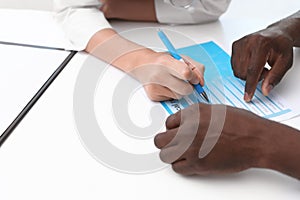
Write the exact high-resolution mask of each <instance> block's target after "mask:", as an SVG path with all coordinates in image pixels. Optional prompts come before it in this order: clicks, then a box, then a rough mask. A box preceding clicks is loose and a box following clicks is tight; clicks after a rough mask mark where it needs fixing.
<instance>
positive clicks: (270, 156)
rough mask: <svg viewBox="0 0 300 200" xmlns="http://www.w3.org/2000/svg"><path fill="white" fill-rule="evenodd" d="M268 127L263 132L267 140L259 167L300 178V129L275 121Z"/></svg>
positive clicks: (270, 122)
mask: <svg viewBox="0 0 300 200" xmlns="http://www.w3.org/2000/svg"><path fill="white" fill-rule="evenodd" d="M268 127H269V128H268V130H266V131H265V132H264V133H263V134H264V135H265V138H266V142H265V146H264V150H263V153H262V156H261V159H260V163H259V165H260V166H258V167H260V168H266V169H272V170H275V171H278V172H281V173H284V174H287V175H289V176H292V177H295V178H298V179H300V161H299V157H300V133H299V131H298V130H296V129H293V128H291V127H288V126H286V125H283V124H280V123H277V122H273V121H269V126H268ZM266 128H267V127H266Z"/></svg>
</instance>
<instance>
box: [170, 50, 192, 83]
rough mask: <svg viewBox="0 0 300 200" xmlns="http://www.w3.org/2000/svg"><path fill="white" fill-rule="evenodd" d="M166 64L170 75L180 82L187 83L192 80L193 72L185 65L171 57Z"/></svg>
mask: <svg viewBox="0 0 300 200" xmlns="http://www.w3.org/2000/svg"><path fill="white" fill-rule="evenodd" d="M170 57H171V56H170ZM167 62H168V63H166V65H167V66H168V70H169V73H170V74H172V75H173V76H175V77H177V78H178V79H180V80H185V81H189V80H191V79H192V77H193V72H192V70H191V69H190V67H189V66H188V65H187V64H186V63H184V62H182V61H179V60H176V59H175V58H173V57H171V58H170V59H169V60H168V61H167Z"/></svg>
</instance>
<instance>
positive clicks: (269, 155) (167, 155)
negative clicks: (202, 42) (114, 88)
mask: <svg viewBox="0 0 300 200" xmlns="http://www.w3.org/2000/svg"><path fill="white" fill-rule="evenodd" d="M224 110H225V112H223V111H224ZM220 114H221V115H222V114H224V117H220V116H219V115H220ZM218 119H224V121H223V122H222V121H218ZM220 124H221V125H222V127H221V129H219V128H218V126H219V125H220ZM166 128H167V131H166V132H163V133H160V134H158V135H157V136H156V137H155V145H156V146H157V147H158V148H159V149H161V152H160V158H161V160H162V161H164V162H166V163H169V164H171V165H172V168H173V170H174V171H175V172H177V173H180V174H183V175H194V174H197V175H213V174H214V175H215V174H227V173H233V172H240V171H243V170H246V169H249V168H253V167H255V168H269V169H274V170H277V171H281V172H283V173H286V174H289V175H291V176H294V177H297V178H300V159H299V158H300V134H299V133H300V132H299V131H297V130H295V129H293V128H290V127H288V126H285V125H282V124H279V123H277V122H273V121H270V120H267V119H264V118H261V117H259V116H257V115H255V114H253V113H251V112H249V111H246V110H243V109H238V108H234V107H230V106H225V105H208V104H195V105H192V106H190V107H188V108H186V109H184V110H182V111H180V112H178V113H176V114H174V115H171V116H170V117H169V118H168V119H167V121H166ZM208 130H209V131H208ZM205 141H215V143H214V142H208V143H206V142H205ZM187 144H188V145H187ZM207 145H208V146H207ZM210 145H213V146H210ZM201 148H204V150H205V149H211V150H210V151H209V152H207V154H204V155H201V153H200V149H201Z"/></svg>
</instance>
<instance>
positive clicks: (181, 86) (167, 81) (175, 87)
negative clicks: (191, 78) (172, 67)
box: [160, 76, 194, 96]
mask: <svg viewBox="0 0 300 200" xmlns="http://www.w3.org/2000/svg"><path fill="white" fill-rule="evenodd" d="M160 82H161V83H160V84H161V85H162V86H164V87H167V88H168V89H169V90H171V91H172V92H174V93H177V94H179V95H181V96H186V95H189V94H191V93H192V92H193V90H194V88H193V86H192V85H191V84H190V83H188V82H186V81H183V80H180V79H178V78H176V77H174V76H171V77H170V78H164V79H162V80H161V81H160Z"/></svg>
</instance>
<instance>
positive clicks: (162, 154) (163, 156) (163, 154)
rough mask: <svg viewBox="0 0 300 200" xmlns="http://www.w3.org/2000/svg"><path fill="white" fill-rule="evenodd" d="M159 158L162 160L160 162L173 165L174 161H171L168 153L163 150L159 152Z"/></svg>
mask: <svg viewBox="0 0 300 200" xmlns="http://www.w3.org/2000/svg"><path fill="white" fill-rule="evenodd" d="M159 158H160V160H161V161H163V162H164V163H168V164H171V163H172V161H171V160H170V159H169V157H168V155H167V153H166V151H164V150H161V151H160V152H159Z"/></svg>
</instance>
